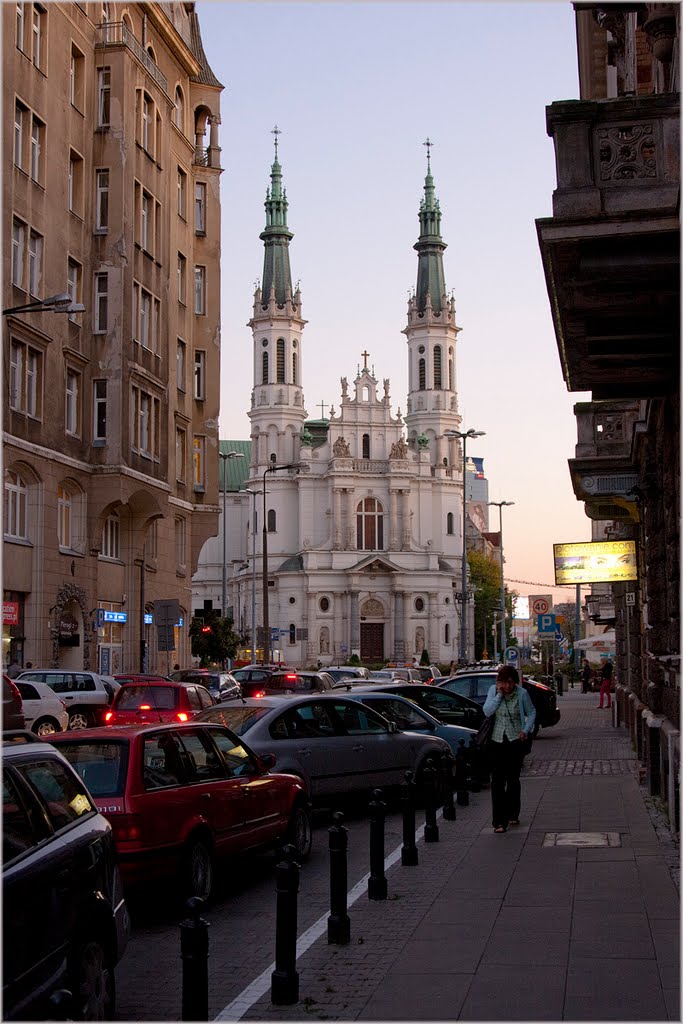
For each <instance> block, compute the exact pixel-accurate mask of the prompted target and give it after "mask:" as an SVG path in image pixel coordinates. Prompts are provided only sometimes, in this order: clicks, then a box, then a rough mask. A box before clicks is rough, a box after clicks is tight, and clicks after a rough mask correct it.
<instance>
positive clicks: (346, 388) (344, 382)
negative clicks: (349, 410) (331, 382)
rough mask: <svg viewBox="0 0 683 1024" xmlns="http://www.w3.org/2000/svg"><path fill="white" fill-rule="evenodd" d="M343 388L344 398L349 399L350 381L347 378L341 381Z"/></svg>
mask: <svg viewBox="0 0 683 1024" xmlns="http://www.w3.org/2000/svg"><path fill="white" fill-rule="evenodd" d="M341 387H342V398H348V397H349V381H348V378H347V377H342V379H341Z"/></svg>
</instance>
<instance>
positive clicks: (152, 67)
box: [95, 21, 168, 95]
mask: <svg viewBox="0 0 683 1024" xmlns="http://www.w3.org/2000/svg"><path fill="white" fill-rule="evenodd" d="M97 31H98V35H99V41H98V42H97V43H95V48H96V49H97V48H100V49H101V48H105V47H108V46H126V47H128V49H129V50H130V52H131V53H132V54H133V56H134V57H135V58H136V59H137V60H138V61H139V62H140V64H142V66H143V68H144V69H145V71H146V72H147V74H148V75H149V76H150V78H152V79H153V80H154V81H155V82H156V84H157V85H158V86H159V88H160V89H161V90H162V91H163V92H164V93H165V94H166V95H168V83H167V81H166V76H165V75H162V73H161V71H160V70H159V68H158V67H157V65H156V64H155V62H154V61H153V60H152V58H151V57H150V55H149V54H148V53H147V51H146V50H145V48H144V46H143V45H142V43H139V42H138V41H137V39H136V38H135V36H134V35H133V33H132V32H131V31H130V29H129V28H128V26H127V25H126V24H124V22H122V21H108V22H103V23H102V24H101V25H98V26H97Z"/></svg>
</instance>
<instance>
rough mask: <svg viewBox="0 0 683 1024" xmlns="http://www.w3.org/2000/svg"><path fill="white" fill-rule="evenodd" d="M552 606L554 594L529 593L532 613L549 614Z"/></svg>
mask: <svg viewBox="0 0 683 1024" xmlns="http://www.w3.org/2000/svg"><path fill="white" fill-rule="evenodd" d="M552 606H553V595H552V594H529V610H530V612H531V614H532V615H547V614H548V612H549V611H550V610H551V608H552Z"/></svg>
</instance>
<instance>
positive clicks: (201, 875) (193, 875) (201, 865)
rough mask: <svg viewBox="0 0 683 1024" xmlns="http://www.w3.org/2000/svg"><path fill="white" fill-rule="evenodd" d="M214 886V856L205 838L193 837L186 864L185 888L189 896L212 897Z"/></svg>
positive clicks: (204, 898)
mask: <svg viewBox="0 0 683 1024" xmlns="http://www.w3.org/2000/svg"><path fill="white" fill-rule="evenodd" d="M212 887H213V858H212V856H211V850H210V849H209V847H208V845H207V844H206V842H205V841H204V840H203V839H193V840H191V841H190V844H189V846H188V848H187V852H186V854H185V864H184V879H183V890H184V894H185V896H186V897H187V898H189V897H190V896H200V897H201V898H202V899H203V900H209V899H210V898H211V890H212Z"/></svg>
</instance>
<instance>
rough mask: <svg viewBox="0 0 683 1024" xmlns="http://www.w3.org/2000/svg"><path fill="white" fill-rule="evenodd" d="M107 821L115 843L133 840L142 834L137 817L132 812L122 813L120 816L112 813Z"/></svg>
mask: <svg viewBox="0 0 683 1024" xmlns="http://www.w3.org/2000/svg"><path fill="white" fill-rule="evenodd" d="M109 821H110V822H111V827H112V831H113V832H114V840H115V841H116V842H117V843H131V842H135V841H136V840H138V839H140V838H141V836H142V830H141V828H140V825H139V818H138V817H137V816H136V815H134V814H124V815H122V816H121V817H118V816H117V815H115V814H112V816H111V817H110V818H109Z"/></svg>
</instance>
